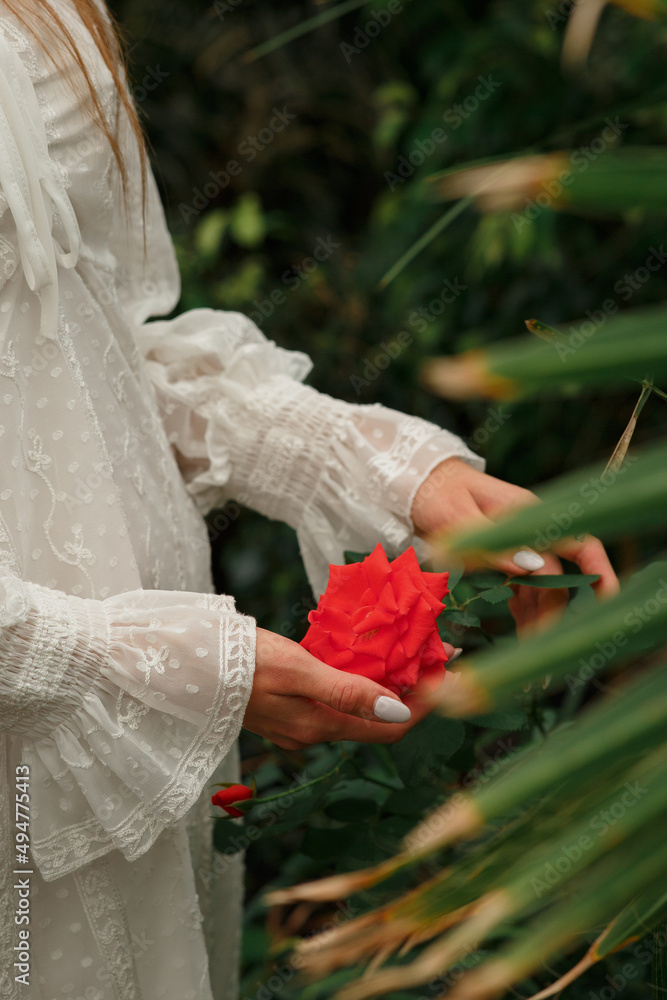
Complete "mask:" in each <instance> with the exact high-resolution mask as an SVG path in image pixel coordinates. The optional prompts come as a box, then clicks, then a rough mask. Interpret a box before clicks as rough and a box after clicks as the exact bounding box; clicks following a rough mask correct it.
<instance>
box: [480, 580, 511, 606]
mask: <svg viewBox="0 0 667 1000" xmlns="http://www.w3.org/2000/svg"><path fill="white" fill-rule="evenodd" d="M510 582H514V581H510ZM479 597H481V598H482V599H483V600H484V601H488V602H489V604H500V603H501V601H509V599H510V597H514V591H513V590H512V588H511V587H505V586H503V587H493V588H492V589H491V590H482V591H480V592H479V594H478V595H477V597H476V598H475V600H477V598H479Z"/></svg>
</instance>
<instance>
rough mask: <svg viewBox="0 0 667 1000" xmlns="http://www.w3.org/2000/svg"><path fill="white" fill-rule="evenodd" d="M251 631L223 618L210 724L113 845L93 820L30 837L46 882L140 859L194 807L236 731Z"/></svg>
mask: <svg viewBox="0 0 667 1000" xmlns="http://www.w3.org/2000/svg"><path fill="white" fill-rule="evenodd" d="M205 598H206V605H205V606H206V607H207V609H209V610H213V611H218V612H225V611H228V610H229V608H230V598H228V597H224V598H222V599H221V598H218V597H215V595H205ZM254 629H255V623H254V620H253V619H251V618H247V617H245V616H243V615H234V616H233V617H222V618H221V620H220V638H219V654H218V655H219V659H218V662H219V664H220V670H219V676H218V684H217V689H216V694H215V698H214V702H213V705H212V707H211V709H210V717H209V722H208V724H207V725H206V727H205V728H204V729H203V730H201V731H200V732H199V733H198V734H197V735H196V737H195V738H194V739H193V741H192V743H191V745H190V747H189V749H188V750H187V751H186V752H185V753H184V754H183V758H182V760H181V761H179V763H178V765H177V766H176V771H175V773H174V774H173V775H172V777H171V779H170V780H169V782H168V784H167V785H166V786H165V788H164V789H162V791H161V792H160V794H159V795H158V796H157V797H156V798H155V799H153V800H152V801H150V802H147V803H145V802H141V803H139V805H138V806H137V807H136V809H134V811H133V812H132V813H130V815H129V816H128V817H127V818H126V819H125V821H124V822H123V823H122V824H121V825H120V826H118V827H116V828H114V830H113V840H112V838H111V836H110V833H109V831H108V830H107V829H106V828H105V827H104V825H103V824H102V823H101V822H100V821H99V820H98V819H96V818H95V817H91V818H90V819H89V820H87V821H86V822H85V823H78V824H76V825H75V826H70V827H66V828H64V829H61V830H59V831H57V832H56V833H55V834H53V835H52V836H50V837H46V838H44V839H42V840H37V839H35V838H34V837H33V841H32V850H33V855H34V857H35V861H36V863H37V864H38V865H39V870H40V873H41V875H42V877H43V878H44V879H45V880H46V881H51V880H53V879H55V878H59V877H60V876H62V875H66V874H69V873H70V872H72V871H75V870H76V869H77V868H79V867H81V865H84V864H87V863H88V862H90V861H93V860H95V859H96V858H99V857H101V856H102V855H104V854H106V853H107V852H108V851H109V850H110V849H112V848H113V847H118V848H119V849H121V850H122V852H123V855H124V857H125V858H126V859H127V860H128V861H132V860H134V859H135V858H138V857H139V856H140V855H141V854H143V853H144V852H145V851H147V850H148V848H149V847H150V846H151V845H152V844H153V843H154V842H155V840H156V838H157V837H158V836H159V834H160V832H161V831H162V830H163V829H164V828H165V827H166V826H169V825H171V824H173V823H175V822H176V820H177V819H178V818H179V817H180V816H182V815H183V814H184V813H185V812H187V810H188V809H189V808H191V806H192V805H194V803H195V802H196V801H197V799H198V798H199V796H200V794H201V788H202V786H203V784H204V783H205V781H206V779H207V778H208V777H209V775H210V774H211V773H212V772H213V770H214V769H215V765H216V764H217V763H218V762H219V761H220V760H221V758H222V757H224V756H225V754H226V753H227V752H228V751H229V748H230V746H231V744H232V743H233V742H234V740H235V739H236V736H237V734H238V731H239V729H240V724H241V721H242V713H243V711H244V710H245V705H246V704H247V700H248V697H249V695H250V689H251V687H252V674H253V669H254Z"/></svg>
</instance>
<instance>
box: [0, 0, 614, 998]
mask: <svg viewBox="0 0 667 1000" xmlns="http://www.w3.org/2000/svg"><path fill="white" fill-rule="evenodd" d="M143 156H144V154H143V147H142V145H141V139H140V133H139V129H138V125H137V121H136V116H135V114H134V111H133V108H132V105H131V101H130V99H129V97H128V91H127V88H126V86H125V83H124V78H123V75H122V69H121V65H120V62H119V56H118V50H117V45H116V41H115V38H114V35H113V31H112V29H111V26H110V22H109V21H108V18H107V15H106V12H105V11H103V10H102V9H101V8H98V7H97V6H96V5H95V4H93V3H92V2H91V0H60V2H59V3H58V4H57V6H56V5H54V6H50V5H49V4H48V3H46V2H40V3H36V2H33V0H11V2H10V0H4V2H3V4H2V5H0V344H1V352H0V353H1V359H0V381H1V387H0V388H1V391H0V413H1V417H0V448H1V449H2V462H1V463H0V583H1V588H2V589H1V590H0V595H1V600H0V857H1V860H2V865H1V871H0V901H1V903H2V917H1V919H0V955H1V966H0V996H2V997H3V998H14V997H29V998H30V1000H54V998H56V997H61V996H66V997H68V998H74V997H76V998H79V997H85V998H86V1000H112V998H113V1000H121V998H122V1000H133V998H139V997H141V998H143V1000H148V998H151V1000H152V998H156V1000H157V998H167V1000H210V998H211V996H213V997H215V998H216V1000H222V998H227V997H229V998H233V997H235V996H236V978H235V976H236V973H235V970H236V963H237V955H238V942H239V933H240V907H241V903H242V883H241V875H242V871H241V862H240V856H239V857H237V858H236V859H235V860H234V861H233V862H232V863H229V862H225V864H223V865H217V866H216V863H215V859H214V857H213V854H212V846H211V818H210V813H211V808H210V802H209V797H210V786H211V784H212V783H213V782H216V781H234V780H237V778H238V757H237V750H236V742H235V741H236V738H237V736H238V733H239V730H240V728H241V725H242V724H244V725H245V726H246V727H247V728H249V729H250V730H251V731H253V732H255V733H259V734H261V735H263V736H266V737H268V738H270V739H272V740H274V741H275V742H276V743H278V744H279V745H280V746H283V747H297V746H302V745H304V744H308V743H313V742H319V741H323V740H341V739H354V740H367V741H375V742H380V741H394V740H396V739H398V738H400V736H401V735H403V734H404V733H405V732H406V731H407V730H408V729H409V727H410V725H414V723H415V722H416V721H418V720H419V718H421V717H422V716H423V714H424V713H425V709H424V707H423V706H421V705H420V704H419V703H418V702H416V701H414V700H413V701H410V699H408V706H405V705H402V703H401V702H400V701H399V700H398V699H397V698H396V697H395V696H394V695H392V694H389V693H388V692H387V691H386V690H385V689H383V688H381V687H379V686H378V685H377V684H375V683H374V682H372V681H370V680H367V679H365V678H362V677H350V676H348V675H343V674H341V673H340V672H339V671H335V670H333V669H331V668H329V667H327V666H326V665H325V664H323V663H320V662H319V661H317V660H315V659H314V658H313V657H311V656H310V655H309V654H308V653H307V652H306V651H305V650H303V649H302V648H301V647H300V646H298V645H296V644H295V643H293V642H291V641H290V640H288V639H286V638H284V637H281V636H278V635H272V634H270V633H268V632H265V631H263V630H261V629H258V630H256V629H255V623H254V622H253V621H252V620H251V619H249V618H247V617H245V616H243V615H241V614H238V613H237V612H236V610H235V607H234V602H233V599H232V598H231V597H224V596H223V597H217V596H215V595H214V594H212V593H211V591H212V584H211V577H210V571H209V548H208V540H207V535H206V530H205V525H204V521H203V519H202V513H204V512H206V511H207V510H208V509H210V508H212V507H213V506H214V505H220V504H222V503H223V502H224V501H225V500H226V499H228V498H235V499H237V500H239V501H242V502H244V503H247V504H248V505H250V506H251V507H254V508H255V509H257V510H259V511H261V512H262V513H264V514H266V515H267V516H268V517H277V518H280V519H282V520H285V521H287V522H288V523H290V524H291V525H292V526H293V527H295V528H296V530H297V532H298V536H299V541H300V544H301V550H302V553H303V558H304V561H305V564H306V567H307V570H308V574H309V578H310V581H311V583H312V585H313V588H314V590H315V592H316V593H319V592H320V591H321V590H322V589H323V588H324V585H325V582H326V572H327V565H328V563H329V562H338V561H341V560H342V553H343V550H344V549H345V548H349V549H356V550H368V549H370V548H372V547H373V546H374V545H375V544H376V543H377V542H378V541H381V542H383V543H384V545H385V546H386V548H387V550H388V551H389V552H391V553H393V554H396V553H397V552H398V551H400V550H402V549H403V548H405V547H406V546H407V545H408V544H410V542H411V541H412V540H413V539H414V536H415V535H416V534H419V533H421V532H427V531H429V530H431V529H432V528H434V527H437V526H441V525H444V524H445V523H449V524H456V523H458V522H459V521H463V520H466V519H470V518H474V517H477V518H481V517H484V516H493V515H494V514H495V513H496V511H499V510H503V509H505V508H507V507H509V506H513V505H516V504H520V503H523V502H526V501H527V500H529V499H531V497H530V494H526V493H525V491H522V490H517V489H516V488H514V487H512V486H509V485H507V484H504V483H501V482H499V481H498V480H494V479H491V478H490V477H488V476H485V475H484V473H483V471H482V463H481V462H480V460H479V459H478V458H477V457H476V456H474V455H473V454H471V453H470V452H469V451H468V449H467V448H466V447H465V446H464V445H463V444H462V442H461V441H459V440H458V439H457V438H455V437H454V436H453V435H451V434H449V433H448V432H447V431H442V430H440V429H438V428H437V427H434V426H432V425H430V424H427V423H425V422H424V421H421V420H418V419H414V418H410V417H405V416H403V415H401V414H397V413H395V412H393V411H390V410H387V409H383V408H382V407H363V406H351V405H348V404H345V403H342V402H339V401H336V400H333V399H330V398H329V397H326V396H322V395H319V394H318V393H316V392H315V391H314V390H312V389H310V388H308V387H306V386H304V385H302V384H301V380H302V379H303V378H304V377H305V376H306V374H307V373H308V371H309V368H310V362H309V361H308V359H307V358H306V357H305V356H304V355H302V354H298V353H290V352H288V351H285V350H282V349H280V348H278V347H276V346H275V345H274V344H271V343H269V342H267V341H266V339H265V338H264V337H263V336H262V334H261V333H260V332H259V330H258V329H257V328H256V327H255V326H254V325H253V324H252V323H251V322H250V321H249V320H247V319H245V318H244V317H243V316H240V315H238V314H233V313H221V312H215V311H212V310H208V309H200V310H194V311H192V312H190V313H186V314H184V315H182V316H180V317H178V318H177V319H175V320H172V321H154V322H150V323H148V322H147V320H148V319H149V317H152V316H159V315H165V314H167V313H169V312H170V311H171V310H172V309H173V308H174V306H175V305H176V303H177V301H178V297H179V281H178V272H177V268H176V262H175V258H174V253H173V249H172V244H171V241H170V239H169V236H168V234H167V231H166V228H165V222H164V216H163V213H162V209H161V206H160V203H159V198H158V195H157V192H156V188H155V184H154V181H153V178H152V175H151V174H150V171H148V172H145V171H144V159H143ZM563 551H564V553H565V554H566V555H568V556H569V557H570V558H574V559H575V560H576V561H577V562H579V564H580V565H581V567H582V569H584V570H585V571H587V572H600V573H601V574H602V580H601V582H600V585H599V589H600V591H601V592H602V593H604V592H611V591H613V590H614V588H615V586H616V582H615V577H614V575H613V571H612V570H611V567H610V566H609V563H608V561H607V558H606V556H605V554H604V552H603V550H602V548H601V547H600V545H599V543H597V542H595V541H594V540H592V539H588V540H586V541H585V542H583V543H580V542H574V541H571V542H564V549H563ZM495 564H496V565H500V566H502V567H503V568H507V567H510V571H511V572H513V573H515V572H517V570H516V567H515V566H514V565H513V564H512V563H511V561H510V560H503V559H501V560H496V562H495ZM544 568H545V570H548V571H551V572H554V571H558V563H557V560H555V557H554V556H551V555H547V557H546V563H545V567H544ZM522 591H528V594H524V593H522ZM549 593H550V596H549V597H548V598H546V600H553V593H554V592H549ZM533 595H534V592H533V591H530V588H518V590H517V596H516V598H515V611H516V615H517V620H518V621H519V623H520V624H523V625H526V624H528V623H530V622H531V621H534V620H535V619H536V618H537V617H539V615H540V614H541V613H542V612H543V611H545V610H548V608H547V607H546V606H542V605H536V604H532V603H531V602H532V601H534V600H535V598H534V596H533ZM540 600H545V598H540ZM379 699H383V700H379ZM410 704H412V708H413V712H412V718H411V719H410V718H409V716H410V709H409V706H410ZM408 720H409V721H408ZM26 788H27V791H26ZM16 801H17V802H18V803H19V805H17V806H15V802H16ZM28 809H29V825H28V827H26V820H25V816H26V812H27V811H28ZM15 820H16V822H15ZM26 829H27V830H28V832H27V833H26ZM28 837H29V841H30V849H29V851H27V849H26V846H25V845H26V842H27V839H28ZM26 914H27V917H26Z"/></svg>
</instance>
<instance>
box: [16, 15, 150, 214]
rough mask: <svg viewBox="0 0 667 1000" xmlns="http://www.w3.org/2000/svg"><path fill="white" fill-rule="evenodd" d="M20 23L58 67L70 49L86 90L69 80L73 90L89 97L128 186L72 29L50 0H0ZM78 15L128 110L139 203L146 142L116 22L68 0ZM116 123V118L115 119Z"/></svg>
mask: <svg viewBox="0 0 667 1000" xmlns="http://www.w3.org/2000/svg"><path fill="white" fill-rule="evenodd" d="M0 2H1V3H2V4H3V5H4V6H5V7H6V9H7V10H9V11H10V12H11V13H12V14H13V15H14V17H15V18H16V19H17V20H18V21H19V22H20V23H21V24H22V25H23V27H24V28H25V29H26V30H27V31H28V32H29V33H30V34H31V35H32V36H33V37H34V38H35V40H36V41H37V42H38V44H39V45H40V47H41V48H42V50H43V51H44V52H45V54H46V55H47V56H48V57H49V59H50V60H51V62H53V63H54V64H55V65H56V67H57V68H60V67H59V66H58V58H57V53H58V51H65V52H66V53H69V54H70V55H71V56H72V58H73V59H74V61H75V62H76V64H77V66H78V67H79V69H80V71H81V74H82V77H83V81H84V85H85V87H86V88H87V91H88V93H87V94H86V93H82V92H77V90H76V86H75V84H74V82H73V81H69V82H70V83H71V85H72V87H73V89H74V90H75V94H76V97H77V98H78V99H80V100H82V101H84V102H85V100H86V98H89V99H90V109H91V114H92V118H93V120H94V121H95V122H96V124H97V125H99V127H100V128H101V129H102V131H103V132H104V134H105V135H106V137H107V139H108V141H109V145H110V146H111V149H112V151H113V155H114V158H115V160H116V163H117V164H118V170H119V172H120V177H121V183H122V187H123V190H124V191H126V190H127V168H126V164H125V161H124V159H123V154H122V151H121V148H120V143H119V140H118V134H117V131H116V129H115V128H112V126H111V124H110V123H109V121H108V120H107V118H106V116H105V114H104V110H103V108H102V105H101V103H100V99H99V97H98V95H97V94H96V92H95V86H94V84H93V81H92V78H91V76H90V72H89V70H88V68H87V67H86V64H85V61H84V59H83V58H82V56H81V53H80V52H79V49H78V47H77V44H76V41H75V39H74V38H73V36H72V33H71V31H70V30H69V29H68V28H67V25H66V24H65V22H64V21H63V18H62V17H61V16H60V14H58V12H57V10H56V9H55V6H54V4H53V3H52V2H51V0H0ZM71 2H72V3H73V5H74V7H75V9H76V11H77V13H78V15H79V17H80V18H81V20H82V21H83V23H84V25H85V26H86V28H87V29H88V31H89V32H90V35H91V37H92V38H93V41H94V42H95V45H96V46H97V48H98V50H99V52H100V55H101V56H102V59H103V60H104V63H105V65H106V66H107V68H108V70H109V72H110V73H111V75H112V77H113V80H114V83H115V84H116V94H117V99H118V100H119V101H120V103H121V104H122V106H123V107H124V109H125V111H126V112H127V117H128V121H129V123H130V126H131V128H132V131H133V133H134V136H135V138H136V141H137V145H138V148H139V154H140V155H139V159H140V162H141V190H142V205H143V204H144V202H145V194H146V142H145V138H144V134H143V131H142V128H141V123H140V121H139V116H138V114H137V109H136V107H135V106H134V103H133V101H132V97H131V94H130V92H129V90H128V88H127V85H126V65H125V55H124V51H123V44H122V39H121V34H120V31H119V28H118V25H117V23H116V22H115V20H114V18H113V17H112V15H111V12H110V11H108V10H107V9H106V7H105V8H104V9H100V6H98V4H97V3H96V2H95V0H71ZM49 36H51V38H52V39H53V41H54V42H55V43H56V44H55V46H53V48H52V47H51V46H49V44H48V42H47V38H48V37H49ZM116 127H117V122H116Z"/></svg>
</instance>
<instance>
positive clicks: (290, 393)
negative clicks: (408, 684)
mask: <svg viewBox="0 0 667 1000" xmlns="http://www.w3.org/2000/svg"><path fill="white" fill-rule="evenodd" d="M137 338H138V341H139V346H140V349H141V350H142V352H143V354H144V356H145V358H146V362H147V365H148V369H149V374H150V377H151V381H152V383H153V385H154V387H155V390H156V393H157V398H158V403H159V406H160V410H161V414H162V418H163V422H164V425H165V429H166V431H167V435H168V437H169V440H170V441H171V443H172V446H173V448H174V450H175V452H176V455H177V459H178V462H179V466H180V469H181V472H182V475H183V477H184V479H185V480H186V484H187V489H188V490H189V492H190V493H191V495H192V496H193V497H194V499H195V501H196V502H197V504H198V505H199V507H200V509H201V510H202V511H203V512H205V511H207V510H208V509H210V508H212V507H213V506H215V505H219V504H221V503H222V502H223V501H224V500H225V499H228V498H230V499H231V498H233V499H235V500H238V501H239V502H241V503H244V504H247V505H248V506H250V507H252V508H254V509H255V510H258V511H260V512H261V513H262V514H265V515H266V516H267V517H270V518H275V519H279V520H282V521H286V522H287V523H288V524H290V525H291V526H292V527H294V528H295V529H296V531H297V534H298V538H299V543H300V547H301V553H302V556H303V559H304V564H305V567H306V570H307V572H308V575H309V579H310V582H311V584H312V586H313V590H314V591H315V592H316V593H317V594H319V593H321V592H322V591H323V590H324V588H325V586H326V580H327V572H328V564H329V563H340V562H343V553H344V551H345V550H346V549H349V550H352V551H366V550H368V549H370V548H373V547H374V546H375V545H376V544H377V543H378V542H381V543H382V544H383V545H384V546H385V547H386V549H387V550H388V551H389V552H392V553H394V554H398V552H400V551H402V550H403V549H404V548H406V547H407V545H409V544H411V543H412V542H414V537H413V525H412V521H411V518H410V510H411V506H412V501H413V499H414V496H415V494H416V492H417V490H418V488H419V486H420V485H421V484H422V483H423V481H424V480H425V478H426V477H427V476H428V474H429V473H430V472H431V471H432V469H433V468H435V466H436V465H438V464H439V463H440V462H442V461H443V460H444V459H446V458H449V457H452V456H455V455H456V456H459V457H461V458H462V459H464V460H465V461H467V462H469V463H470V464H472V465H474V466H475V467H476V468H480V469H483V467H484V463H483V461H482V460H481V459H480V458H479V457H478V456H477V455H475V454H474V453H473V452H471V451H470V450H469V449H468V448H467V447H466V446H465V444H464V443H463V442H462V441H461V440H460V438H458V437H456V436H455V435H454V434H452V433H450V432H449V431H446V430H441V429H440V428H438V427H436V426H435V425H434V424H431V423H428V422H427V421H424V420H421V419H419V418H416V417H409V416H406V415H405V414H401V413H398V412H396V411H394V410H390V409H387V408H386V407H383V406H380V405H379V404H376V405H370V406H363V405H354V404H349V403H346V402H343V401H341V400H336V399H332V398H331V397H330V396H327V395H325V394H323V393H319V392H317V391H316V390H315V389H313V388H311V387H310V386H307V385H303V384H301V380H302V379H303V378H305V376H306V375H307V374H308V372H309V371H310V368H311V362H310V359H309V358H308V357H307V356H306V355H305V354H301V353H299V352H295V351H286V350H283V349H282V348H279V347H277V346H276V345H275V344H274V343H272V342H270V341H268V340H267V339H266V338H265V337H264V336H263V335H262V333H261V332H260V331H259V330H258V329H257V327H256V326H255V325H254V323H252V322H251V321H250V320H249V319H247V318H246V317H244V316H242V315H240V314H238V313H224V312H218V311H214V310H211V309H196V310H192V311H190V312H188V313H185V314H184V315H182V316H179V317H178V318H177V319H175V320H171V321H157V322H152V323H144V324H143V325H142V326H140V327H139V329H138V333H137Z"/></svg>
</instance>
